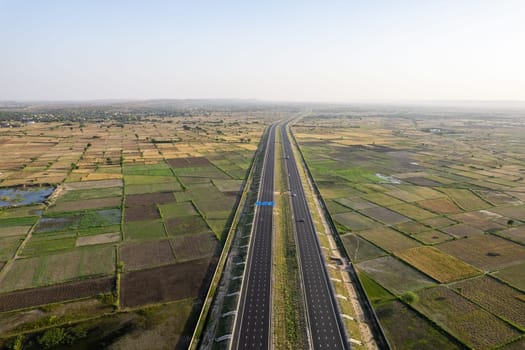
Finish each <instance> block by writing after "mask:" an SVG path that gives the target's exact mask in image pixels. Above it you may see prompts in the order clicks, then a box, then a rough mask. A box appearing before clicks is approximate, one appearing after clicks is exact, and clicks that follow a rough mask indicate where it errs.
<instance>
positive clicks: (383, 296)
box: [359, 273, 395, 307]
mask: <svg viewBox="0 0 525 350" xmlns="http://www.w3.org/2000/svg"><path fill="white" fill-rule="evenodd" d="M359 279H360V280H361V284H362V285H363V288H364V289H365V291H366V294H367V295H368V298H369V299H370V301H371V302H372V305H373V306H374V307H376V306H378V305H381V304H383V303H386V302H388V301H390V300H393V299H395V296H394V295H393V294H391V293H390V292H389V291H387V290H386V289H385V288H383V287H381V285H380V284H378V283H377V282H376V281H374V280H373V279H371V278H370V277H368V275H367V274H366V273H359Z"/></svg>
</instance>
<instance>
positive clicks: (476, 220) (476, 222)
mask: <svg viewBox="0 0 525 350" xmlns="http://www.w3.org/2000/svg"><path fill="white" fill-rule="evenodd" d="M451 218H452V219H454V220H456V221H459V222H463V223H466V224H468V225H469V226H472V227H475V228H478V229H480V230H483V231H488V230H498V229H502V228H505V226H504V224H499V223H498V222H496V220H497V219H499V217H497V214H496V217H494V215H488V214H487V212H483V211H473V212H469V213H461V214H456V215H451ZM504 221H506V220H504Z"/></svg>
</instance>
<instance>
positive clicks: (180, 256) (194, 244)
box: [171, 232, 219, 261]
mask: <svg viewBox="0 0 525 350" xmlns="http://www.w3.org/2000/svg"><path fill="white" fill-rule="evenodd" d="M171 242H172V245H173V250H174V251H175V256H176V257H177V260H179V261H182V260H193V259H200V258H207V257H211V256H213V255H214V254H215V252H216V250H217V248H218V243H219V241H218V240H217V237H216V236H215V235H214V234H213V233H211V232H208V233H200V234H193V235H190V236H188V235H185V236H182V237H176V238H173V239H172V240H171Z"/></svg>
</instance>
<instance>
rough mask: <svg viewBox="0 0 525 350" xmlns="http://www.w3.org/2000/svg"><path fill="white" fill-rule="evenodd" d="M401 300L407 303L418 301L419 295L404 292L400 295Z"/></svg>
mask: <svg viewBox="0 0 525 350" xmlns="http://www.w3.org/2000/svg"><path fill="white" fill-rule="evenodd" d="M401 300H403V301H404V302H405V303H407V304H413V303H417V302H418V300H419V297H418V296H417V294H416V293H414V292H406V293H405V294H403V295H402V296H401Z"/></svg>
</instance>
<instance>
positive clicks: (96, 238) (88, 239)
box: [75, 232, 121, 247]
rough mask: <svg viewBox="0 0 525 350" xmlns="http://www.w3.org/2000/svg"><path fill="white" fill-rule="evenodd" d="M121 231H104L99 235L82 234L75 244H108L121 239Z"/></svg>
mask: <svg viewBox="0 0 525 350" xmlns="http://www.w3.org/2000/svg"><path fill="white" fill-rule="evenodd" d="M120 238H121V237H120V232H111V233H102V234H99V235H91V236H80V237H78V238H77V240H76V243H75V246H76V247H82V246H86V245H96V244H107V243H114V242H118V241H120Z"/></svg>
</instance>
